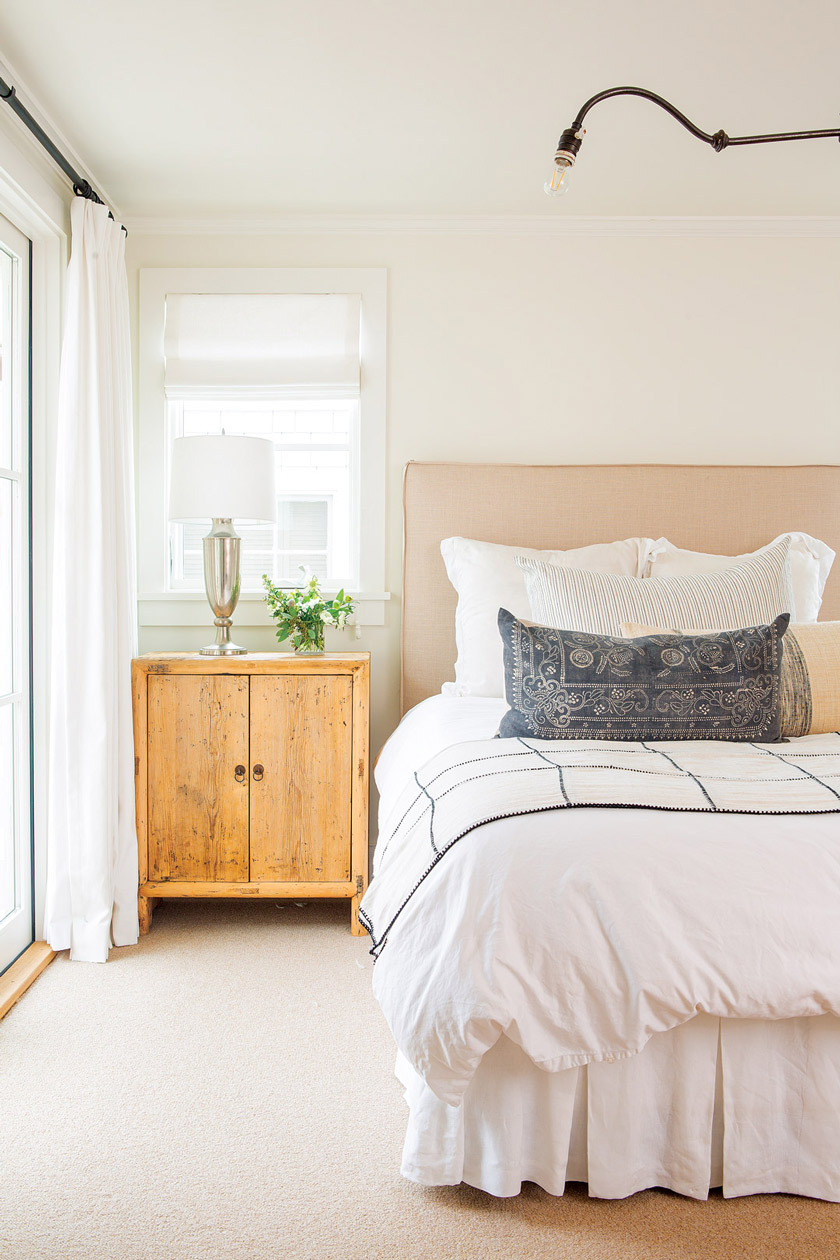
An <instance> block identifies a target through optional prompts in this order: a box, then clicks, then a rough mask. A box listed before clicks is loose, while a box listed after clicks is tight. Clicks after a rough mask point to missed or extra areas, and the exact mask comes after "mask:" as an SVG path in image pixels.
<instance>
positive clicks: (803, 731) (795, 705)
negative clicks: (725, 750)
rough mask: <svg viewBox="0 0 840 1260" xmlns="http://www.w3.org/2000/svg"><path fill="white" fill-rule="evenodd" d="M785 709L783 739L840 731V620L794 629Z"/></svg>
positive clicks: (632, 633)
mask: <svg viewBox="0 0 840 1260" xmlns="http://www.w3.org/2000/svg"><path fill="white" fill-rule="evenodd" d="M621 633H622V635H624V636H625V637H626V638H628V639H635V638H639V637H643V636H644V637H646V636H648V635H651V634H690V633H691V631H690V630H674V629H667V630H665V629H663V628H661V627H659V626H646V625H640V624H638V623H637V622H632V621H630V622H625V623H624V625H622V627H621ZM703 633H709V632H708V631H704V632H703ZM781 707H782V738H783V739H791V738H795V737H796V736H798V735H827V734H828V732H829V731H837V730H840V621H816V622H809V623H808V624H807V625H801V626H791V627H790V628H789V629H788V632H787V634H786V635H785V640H784V656H783V658H782V695H781Z"/></svg>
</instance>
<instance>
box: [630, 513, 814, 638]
mask: <svg viewBox="0 0 840 1260" xmlns="http://www.w3.org/2000/svg"><path fill="white" fill-rule="evenodd" d="M779 538H789V539H790V580H791V585H792V588H793V608H791V610H790V612H791V618H790V619H791V621H792V622H796V623H797V624H799V625H801V624H802V623H803V622H811V621H816V620H817V616H818V614H819V611H820V604H821V603H822V597H823V590H824V589H825V583H826V579H827V577H828V575H829V572H830V571H831V566H832V564H833V563H834V552H833V551H832V550H831V548H830V547H828V546H826V544H825V543H824V542H820V540H819V539H818V538H812V537H811V535H810V534H801V533H790V534H781V535H780V536H779ZM779 538H774V539H773V542H772V543H768V544H767V547H773V546H775V544H776V543H777V542H779ZM767 547H761V548H760V549H759V551H753V552H751V553H749V554H747V555H743V556H714V555H709V554H707V553H706V552H703V551H684V550H683V548H682V547H675V546H674V544H673V543H670V542H668V539H667V538H658V539H657V540H656V542H655V543H654V544H653V546H652V548H651V550H650V553H649V556H648V564H647V567H646V569H645V570H644V576H645V577H646V578H647V577H656V578H664V577H683V576H684V575H685V574H687V573H717V572H719V570H721V569H728V568H731V566H732V565H733V564H741V563H742V562H743V561H744V560H750V559H751V558H752V556H758V555H760V554H761V552H762V551H766V550H767Z"/></svg>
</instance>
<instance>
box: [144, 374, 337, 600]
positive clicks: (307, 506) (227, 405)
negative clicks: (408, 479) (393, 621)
mask: <svg viewBox="0 0 840 1260" xmlns="http://www.w3.org/2000/svg"><path fill="white" fill-rule="evenodd" d="M167 410H168V413H169V420H170V433H171V437H172V438H176V437H182V436H186V437H191V436H197V435H199V434H204V433H221V432H222V431H224V432H225V433H232V434H237V433H242V434H250V435H252V436H258V437H271V438H273V439H274V451H275V456H274V460H275V474H276V479H277V500H278V501H277V524H276V525H274V526H271V525H237V533H239V534H241V536H242V539H243V543H242V590H243V591H260V590H261V581H262V575H263V573H268V574H269V575H270V576H271V577H272V579H273V580H274V581H276V582H279V583H280V584H286V585H292V586H296V585H299V584H300V578H301V572H300V570H301V567H303V568H304V569H306V570H307V571H308V572H311V573H314V574H315V576H316V577H318V578H319V579H320V580H321V582H322V584H323V585H327V586H331V587H335V588H336V589H338V588H339V587H347V588H354V589H355V587H356V586H357V585H358V519H357V516H356V513H355V510H354V509H355V502H356V497H357V480H358V478H357V463H358V461H357V457H356V444H357V430H358V415H359V404H358V401H357V400H348V401H337V400H333V401H330V400H324V401H323V402H319V401H313V400H298V401H287V400H279V399H274V400H271V401H266V402H249V401H243V402H237V403H231V402H225V401H224V400H208V401H203V400H202V401H200V402H174V403H173V402H170V403H169V404H168V406H167ZM169 528H170V530H171V535H170V583H171V587H172V589H173V590H204V576H203V563H204V561H203V552H202V539H203V537H204V535H205V534H206V533H207V526H206V525H201V524H190V525H175V524H172V525H170V527H169Z"/></svg>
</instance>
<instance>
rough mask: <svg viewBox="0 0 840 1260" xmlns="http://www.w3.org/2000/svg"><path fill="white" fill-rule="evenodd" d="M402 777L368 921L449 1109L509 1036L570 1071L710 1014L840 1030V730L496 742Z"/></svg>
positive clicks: (411, 1041)
mask: <svg viewBox="0 0 840 1260" xmlns="http://www.w3.org/2000/svg"><path fill="white" fill-rule="evenodd" d="M405 778H406V786H405V788H404V790H403V793H402V795H401V797H400V799H399V800H397V801H393V802H392V803H391V804H390V807H389V812H390V817H389V818H388V819H387V820H386V821H385V825H384V827H383V830H382V832H381V835H380V840H379V844H378V846H377V858H376V873H375V877H374V880H373V882H372V884H371V887H370V889H369V891H368V893H367V894H366V896H365V898H364V901H363V904H362V910H361V918H362V922H363V923H364V925H365V927H366V928H367V930H368V932H369V933H370V935H371V938H372V949H371V952H372V953H373V955H374V957H375V958H376V959H377V963H376V967H375V968H374V988H375V992H376V995H377V997H378V999H379V1001H380V1003H381V1005H382V1006H383V1009H384V1011H385V1014H386V1017H387V1018H388V1021H389V1023H390V1025H391V1028H392V1031H393V1032H394V1035H395V1037H396V1039H397V1043H398V1045H399V1046H400V1049H401V1050H402V1051H403V1053H404V1054H405V1055H406V1057H407V1058H408V1059H409V1061H410V1062H412V1063H413V1065H414V1066H415V1068H416V1069H417V1070H418V1071H419V1072H420V1073H421V1075H423V1076H424V1077H425V1078H426V1080H427V1082H428V1083H429V1085H430V1086H431V1088H432V1089H433V1090H435V1092H437V1093H438V1094H439V1096H440V1097H442V1098H444V1099H446V1100H447V1101H450V1102H453V1103H454V1102H456V1101H457V1100H458V1098H459V1097H460V1095H461V1094H462V1092H463V1089H464V1088H465V1087H466V1084H467V1083H468V1080H469V1078H470V1077H471V1075H472V1072H473V1071H474V1069H475V1067H476V1066H477V1063H478V1061H479V1060H480V1058H481V1056H482V1054H483V1053H484V1052H485V1051H486V1050H487V1049H489V1047H490V1045H492V1044H493V1042H494V1041H495V1040H496V1039H497V1037H498V1036H499V1035H500V1033H501V1032H506V1033H507V1035H508V1036H512V1037H513V1039H514V1040H516V1041H518V1043H519V1044H520V1045H522V1046H523V1048H524V1049H525V1050H526V1052H527V1053H528V1054H529V1055H530V1056H531V1058H532V1059H534V1061H535V1062H537V1063H539V1064H541V1065H542V1066H544V1067H546V1068H547V1069H549V1070H558V1069H561V1068H564V1067H571V1066H577V1065H579V1064H582V1063H588V1062H592V1061H595V1060H601V1059H612V1058H617V1057H624V1056H626V1055H628V1054H633V1053H636V1052H637V1051H638V1050H639V1049H641V1048H642V1046H643V1045H644V1043H645V1042H646V1041H647V1040H648V1039H649V1037H650V1036H651V1035H652V1033H653V1032H656V1031H664V1030H665V1029H667V1028H670V1027H673V1026H675V1025H676V1024H679V1023H681V1022H684V1021H685V1020H686V1019H688V1018H691V1017H692V1016H693V1015H694V1014H695V1013H697V1012H698V1011H706V1012H708V1013H710V1014H719V1015H730V1016H731V1015H736V1016H740V1017H742V1018H748V1017H750V1018H787V1017H794V1016H799V1015H811V1014H822V1013H825V1012H827V1011H830V1012H833V1013H835V1014H840V928H838V926H837V924H838V923H840V914H838V906H840V816H838V814H840V734H830V735H818V736H808V737H805V738H803V739H799V740H795V741H791V742H789V743H784V744H776V745H767V744H762V745H758V744H755V745H754V744H722V743H718V742H714V741H698V742H696V743H687V742H682V741H680V742H669V743H659V742H657V743H648V744H642V743H626V742H615V743H608V742H604V741H591V742H590V741H574V742H572V741H556V742H548V741H538V740H517V739H511V740H499V739H495V740H493V739H482V740H476V741H473V742H468V743H459V744H456V745H454V746H452V747H449V748H446V749H444V750H443V751H442V752H439V753H437V754H436V755H435V756H434V757H432V759H431V760H430V761H428V762H427V763H426V764H425V765H423V766H422V768H420V769H418V770H416V771H414V772H413V774H412V777H411V781H410V783H409V782H408V781H407V779H408V776H405ZM580 807H598V808H595V809H593V808H580ZM621 810H623V811H624V812H623V813H621V812H619V811H621ZM694 815H716V816H717V815H720V817H715V818H699V817H697V818H695V817H693V816H694ZM773 815H775V816H777V817H775V818H771V817H770V816H773ZM801 815H826V816H827V817H823V818H816V817H814V818H803V817H800V816H801ZM529 837H531V838H530V839H529ZM535 837H538V840H537V839H535ZM547 1012H550V1014H547Z"/></svg>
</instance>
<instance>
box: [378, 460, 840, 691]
mask: <svg viewBox="0 0 840 1260" xmlns="http://www.w3.org/2000/svg"><path fill="white" fill-rule="evenodd" d="M403 507H404V529H405V535H404V546H405V550H404V563H403V621H402V707H403V711H405V710H406V709H409V708H411V706H412V705H414V704H417V703H418V702H419V701H420V700H423V699H425V697H426V696H430V695H433V694H434V693H435V692H438V691H440V688H441V684H442V683H444V682H445V681H446V680H447V679H452V678H454V676H455V675H454V671H453V666H454V661H455V592H454V590H453V589H452V587H451V586H450V584H449V580H448V579H447V576H446V570H445V568H444V565H443V560H442V558H441V554H440V543H441V540H442V539H444V538H449V537H452V536H453V535H461V536H462V537H464V538H478V539H481V540H482V541H484V542H497V543H510V544H518V545H521V546H523V547H540V548H556V549H562V548H566V547H582V546H585V545H586V544H587V543H593V542H611V541H613V540H614V539H617V538H632V537H635V536H637V535H641V536H647V537H651V538H658V537H660V535H665V536H666V537H668V538H670V540H671V541H672V542H674V543H676V544H677V545H678V546H680V547H689V548H691V549H692V550H694V551H711V552H719V553H724V554H731V555H737V554H739V553H741V552H745V551H754V550H755V549H756V548H757V547H760V546H762V545H763V544H764V543H766V542H769V541H770V540H771V539H772V538H775V537H776V536H777V535H778V534H781V533H783V532H784V530H786V529H798V530H804V531H805V532H806V533H808V534H812V535H814V537H816V538H821V539H823V541H824V542H827V543H828V545H829V546H830V547H833V548H834V550H835V551H837V552H838V553H840V467H838V466H834V465H806V466H801V467H799V466H797V467H774V468H768V467H743V468H741V467H722V466H717V465H704V466H698V465H676V464H629V465H621V464H600V465H599V464H579V465H569V466H568V467H562V466H559V467H558V466H549V465H535V466H530V467H529V466H527V465H519V464H408V465H407V466H406V470H405V485H404V497H403ZM821 617H822V618H823V619H825V620H840V561H838V563H837V566H836V571H832V573H831V575H830V577H829V579H828V585H827V587H826V590H825V597H824V601H823V607H822V612H821Z"/></svg>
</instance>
